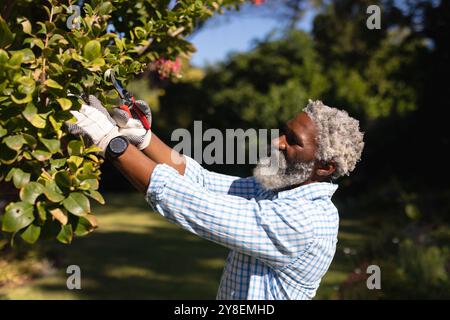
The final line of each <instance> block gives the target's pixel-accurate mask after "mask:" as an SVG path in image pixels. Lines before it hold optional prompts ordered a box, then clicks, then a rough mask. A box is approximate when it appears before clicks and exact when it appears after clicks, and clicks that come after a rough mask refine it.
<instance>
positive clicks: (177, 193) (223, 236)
mask: <svg viewBox="0 0 450 320" xmlns="http://www.w3.org/2000/svg"><path fill="white" fill-rule="evenodd" d="M147 201H148V202H149V203H150V204H151V205H152V206H153V208H154V209H155V210H156V211H158V212H159V213H160V214H161V215H162V216H164V217H165V218H167V219H168V220H169V221H171V222H173V223H175V224H177V225H179V226H181V227H182V228H183V229H185V230H188V231H189V232H192V233H194V234H196V235H198V236H200V237H202V238H204V239H207V240H210V241H214V242H216V243H219V244H221V245H223V246H225V247H227V248H230V249H232V250H236V251H238V252H241V253H243V254H246V255H249V256H253V257H255V258H257V259H259V260H261V261H263V262H265V263H267V264H268V265H270V266H272V267H274V268H275V267H277V268H280V267H282V266H285V265H286V264H288V263H289V262H291V261H292V259H293V258H294V257H297V256H298V255H299V253H301V252H303V251H304V250H305V249H306V248H307V247H308V245H309V243H310V241H311V240H312V238H313V230H312V228H311V224H310V222H309V218H308V215H307V214H298V213H299V207H298V204H296V203H290V202H289V201H286V200H285V199H277V200H273V201H271V200H260V201H256V200H255V199H250V200H249V199H244V198H242V197H237V196H233V195H227V194H226V195H223V194H218V193H215V192H211V191H209V190H207V189H206V188H204V187H202V186H200V185H199V184H193V183H192V181H190V180H189V179H188V178H187V177H185V176H182V175H180V174H179V173H178V172H177V171H176V170H174V169H173V168H171V167H169V166H167V165H165V164H159V165H158V166H156V168H155V169H154V171H153V174H152V177H151V182H150V185H149V188H148V191H147ZM305 208H306V209H307V206H305Z"/></svg>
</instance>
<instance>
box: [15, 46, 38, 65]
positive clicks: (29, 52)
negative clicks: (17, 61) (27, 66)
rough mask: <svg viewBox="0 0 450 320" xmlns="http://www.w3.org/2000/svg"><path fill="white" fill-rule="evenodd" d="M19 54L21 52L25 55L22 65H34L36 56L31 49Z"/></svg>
mask: <svg viewBox="0 0 450 320" xmlns="http://www.w3.org/2000/svg"><path fill="white" fill-rule="evenodd" d="M17 52H21V53H22V54H23V57H22V63H32V62H34V61H35V60H36V56H35V55H34V53H33V51H32V50H31V49H29V48H25V49H22V50H19V51H17Z"/></svg>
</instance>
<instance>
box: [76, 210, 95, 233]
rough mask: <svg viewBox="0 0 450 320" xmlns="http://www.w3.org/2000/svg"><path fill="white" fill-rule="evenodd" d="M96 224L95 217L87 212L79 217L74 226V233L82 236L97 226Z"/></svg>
mask: <svg viewBox="0 0 450 320" xmlns="http://www.w3.org/2000/svg"><path fill="white" fill-rule="evenodd" d="M97 226H98V223H97V219H96V218H95V217H94V216H93V215H90V214H89V215H86V216H84V217H79V218H78V221H77V225H76V227H75V235H77V236H79V237H81V236H84V235H86V234H88V233H90V232H91V231H92V230H94V229H95V228H97Z"/></svg>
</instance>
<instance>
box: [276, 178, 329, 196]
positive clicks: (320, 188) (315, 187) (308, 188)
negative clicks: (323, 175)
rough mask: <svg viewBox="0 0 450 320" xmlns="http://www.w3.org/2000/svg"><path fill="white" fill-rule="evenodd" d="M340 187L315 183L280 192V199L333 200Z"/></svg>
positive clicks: (327, 183) (325, 183) (326, 183)
mask: <svg viewBox="0 0 450 320" xmlns="http://www.w3.org/2000/svg"><path fill="white" fill-rule="evenodd" d="M337 188H338V185H337V184H334V183H330V182H313V183H309V184H306V185H304V186H300V187H297V188H294V189H290V190H286V191H281V192H278V198H293V197H295V198H298V197H301V198H305V199H307V200H315V199H319V198H331V197H332V196H333V194H334V192H335V191H336V190H337Z"/></svg>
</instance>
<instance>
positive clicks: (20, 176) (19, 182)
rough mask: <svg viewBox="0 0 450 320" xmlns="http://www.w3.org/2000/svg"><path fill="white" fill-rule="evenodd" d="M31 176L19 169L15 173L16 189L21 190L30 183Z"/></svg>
mask: <svg viewBox="0 0 450 320" xmlns="http://www.w3.org/2000/svg"><path fill="white" fill-rule="evenodd" d="M30 178H31V174H29V173H28V172H24V171H23V170H22V169H19V168H17V169H16V170H14V173H13V182H14V186H15V187H16V189H21V188H23V187H24V186H25V185H27V184H28V182H30Z"/></svg>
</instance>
